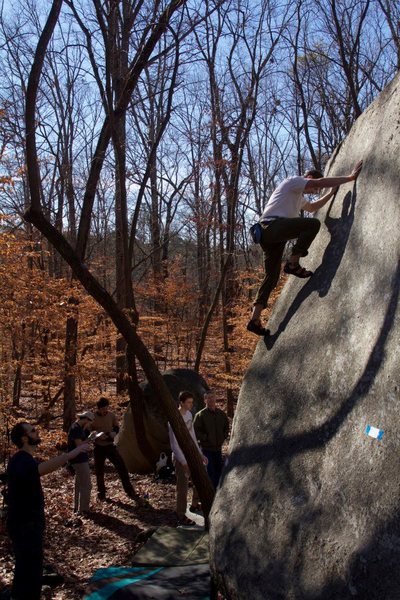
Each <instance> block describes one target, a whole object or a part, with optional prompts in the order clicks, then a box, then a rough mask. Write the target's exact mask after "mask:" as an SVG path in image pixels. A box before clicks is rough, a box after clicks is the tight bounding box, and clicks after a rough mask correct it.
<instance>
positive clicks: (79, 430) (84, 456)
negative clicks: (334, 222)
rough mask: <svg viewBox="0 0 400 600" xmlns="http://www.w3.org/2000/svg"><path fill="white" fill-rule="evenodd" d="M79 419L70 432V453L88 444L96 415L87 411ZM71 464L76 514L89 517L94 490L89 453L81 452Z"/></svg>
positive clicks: (79, 415) (80, 414)
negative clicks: (73, 475)
mask: <svg viewBox="0 0 400 600" xmlns="http://www.w3.org/2000/svg"><path fill="white" fill-rule="evenodd" d="M77 417H78V418H77V420H76V421H75V423H73V424H72V425H71V427H70V429H69V431H68V450H69V451H71V450H73V449H74V448H77V447H78V446H80V445H81V444H84V443H85V442H86V440H87V438H88V436H89V433H90V432H89V427H90V423H91V422H92V421H93V419H94V414H93V413H92V412H90V411H86V412H82V413H79V414H78V415H77ZM70 464H71V466H72V468H73V470H74V471H75V489H74V513H79V514H80V515H87V514H88V513H89V509H90V492H91V490H92V482H91V480H90V468H89V455H88V453H87V452H81V453H80V454H79V455H78V456H76V457H75V458H74V459H73V460H71V461H70Z"/></svg>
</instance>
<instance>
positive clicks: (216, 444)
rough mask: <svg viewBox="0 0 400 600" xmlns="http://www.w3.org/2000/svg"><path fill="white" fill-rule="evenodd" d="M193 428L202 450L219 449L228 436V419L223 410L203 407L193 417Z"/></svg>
mask: <svg viewBox="0 0 400 600" xmlns="http://www.w3.org/2000/svg"><path fill="white" fill-rule="evenodd" d="M194 430H195V432H196V437H197V439H198V440H199V442H200V446H201V447H202V448H203V449H204V450H212V451H216V450H221V446H222V444H223V443H224V441H225V440H226V438H227V437H228V433H229V421H228V417H227V416H226V414H225V413H224V411H223V410H220V409H219V408H216V409H215V411H212V410H210V409H209V408H207V407H206V408H203V410H201V411H200V412H198V413H197V414H196V416H195V418H194Z"/></svg>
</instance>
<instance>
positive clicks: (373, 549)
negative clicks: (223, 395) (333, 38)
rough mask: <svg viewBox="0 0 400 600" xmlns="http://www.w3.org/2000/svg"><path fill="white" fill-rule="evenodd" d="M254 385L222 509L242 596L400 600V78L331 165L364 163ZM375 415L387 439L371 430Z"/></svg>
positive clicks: (332, 214)
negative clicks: (375, 434)
mask: <svg viewBox="0 0 400 600" xmlns="http://www.w3.org/2000/svg"><path fill="white" fill-rule="evenodd" d="M361 159H363V160H364V168H363V171H362V173H361V175H360V177H359V179H358V181H357V183H356V184H355V185H354V184H353V183H352V184H347V185H344V186H342V187H341V188H340V191H339V193H338V194H337V196H336V198H335V199H334V201H333V202H332V204H331V205H327V206H326V207H324V209H323V211H321V212H320V213H319V215H318V217H319V218H320V220H321V222H322V227H321V231H320V233H319V235H318V237H317V239H316V240H315V242H314V244H313V246H312V249H311V251H310V255H309V256H308V257H307V259H303V264H304V266H305V267H307V268H310V269H313V270H314V271H315V274H314V276H313V277H312V278H311V279H310V280H307V281H304V280H303V281H302V280H298V279H295V278H291V280H290V281H289V282H288V283H287V284H286V286H285V289H284V291H283V293H282V295H281V297H280V298H279V301H278V303H277V305H276V306H275V308H274V311H273V316H272V318H271V320H270V322H269V327H270V330H271V335H270V337H269V338H267V339H265V340H261V341H260V343H259V344H258V346H257V350H256V352H255V355H254V358H253V361H252V363H251V365H250V367H249V370H248V372H247V374H246V377H245V379H244V382H243V386H242V389H241V393H240V398H239V404H238V408H237V412H236V416H235V421H234V432H233V436H232V439H231V443H230V456H229V462H228V464H227V466H226V468H225V470H224V473H223V483H222V487H221V488H220V489H219V491H218V493H217V497H216V500H215V502H214V505H213V510H212V514H211V532H210V537H211V557H212V559H211V564H212V569H213V571H214V574H215V575H216V576H217V578H218V580H219V583H220V584H221V585H222V586H223V588H224V589H225V592H226V594H227V597H228V598H240V599H243V600H258V599H259V600H269V599H271V600H272V599H274V600H275V599H282V600H284V599H285V600H286V599H296V600H297V599H305V600H316V599H318V600H329V599H335V600H346V599H350V598H361V599H363V600H364V599H365V600H367V599H368V600H375V599H379V600H396V599H398V598H400V519H399V514H400V485H399V484H400V394H399V369H400V350H399V341H400V336H399V307H398V296H399V287H400V271H399V248H400V242H399V240H400V80H399V77H397V78H396V79H395V80H394V81H393V82H392V84H391V85H390V86H389V87H388V88H387V89H386V90H385V91H384V92H383V93H382V94H381V95H380V97H379V98H378V99H377V100H376V101H375V102H374V104H373V105H371V106H370V107H369V108H368V110H367V111H366V112H365V113H364V114H363V115H362V116H361V117H360V118H359V119H358V120H357V122H356V123H355V125H354V127H353V128H352V130H351V132H350V134H349V136H348V137H347V139H346V140H345V142H344V143H343V144H342V145H341V147H340V148H339V149H338V151H337V152H336V153H335V155H334V156H333V157H332V159H331V161H330V163H329V165H328V168H327V174H329V175H343V174H348V173H349V172H350V171H351V170H352V168H353V166H354V165H355V164H356V162H357V161H358V160H361ZM368 425H372V426H373V427H376V428H378V429H380V430H383V431H384V434H383V438H382V439H381V440H377V439H374V438H372V437H369V436H368V435H366V433H365V430H366V427H367V426H368Z"/></svg>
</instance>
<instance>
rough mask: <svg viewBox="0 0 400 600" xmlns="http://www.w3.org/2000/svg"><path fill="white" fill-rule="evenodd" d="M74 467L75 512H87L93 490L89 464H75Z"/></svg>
mask: <svg viewBox="0 0 400 600" xmlns="http://www.w3.org/2000/svg"><path fill="white" fill-rule="evenodd" d="M72 467H73V469H74V471H75V490H74V512H78V511H79V512H87V511H88V510H89V507H90V492H91V490H92V482H91V480H90V467H89V463H88V462H83V463H73V464H72Z"/></svg>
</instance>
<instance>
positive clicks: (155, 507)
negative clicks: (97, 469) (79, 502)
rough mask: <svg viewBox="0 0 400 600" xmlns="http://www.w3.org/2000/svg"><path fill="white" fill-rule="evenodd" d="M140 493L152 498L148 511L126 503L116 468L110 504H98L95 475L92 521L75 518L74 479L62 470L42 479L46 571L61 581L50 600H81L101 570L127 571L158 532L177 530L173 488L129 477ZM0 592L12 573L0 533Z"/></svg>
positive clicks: (48, 591) (47, 593)
mask: <svg viewBox="0 0 400 600" xmlns="http://www.w3.org/2000/svg"><path fill="white" fill-rule="evenodd" d="M131 479H132V482H133V483H134V485H135V488H136V490H137V491H138V492H139V494H140V495H141V496H142V498H144V497H145V495H147V494H148V496H149V504H148V506H147V507H142V508H138V507H136V506H135V505H134V503H133V501H132V500H130V499H129V498H127V497H126V495H125V493H124V491H123V489H122V486H121V484H120V481H119V479H118V476H117V475H116V473H115V471H114V469H113V467H112V466H110V467H109V468H108V469H107V470H106V486H107V494H108V497H109V501H108V502H98V501H96V482H95V476H94V473H93V472H92V485H93V488H92V504H91V508H92V510H91V514H90V517H85V518H83V517H79V518H77V517H75V518H74V517H73V514H72V495H73V488H74V478H73V476H71V475H69V474H68V473H67V471H66V470H65V469H61V470H59V471H56V472H54V473H51V474H50V475H47V476H46V477H43V478H42V486H43V491H44V495H45V503H46V537H45V565H46V566H50V567H51V570H52V571H53V572H55V573H57V574H58V575H60V576H61V577H62V578H63V582H62V583H60V584H58V585H54V586H53V585H52V586H51V587H49V586H47V585H44V588H43V598H44V599H46V600H50V599H51V600H77V599H78V598H79V599H80V598H83V596H84V593H85V588H86V586H87V584H88V582H89V580H90V578H91V576H92V575H93V573H94V572H95V570H96V569H98V568H100V567H107V566H129V565H131V564H132V557H133V555H134V554H135V553H136V552H137V551H138V550H139V549H140V548H141V547H142V546H143V545H144V543H145V542H146V541H147V539H148V538H149V537H150V535H151V534H152V533H153V532H154V531H155V529H156V528H157V527H160V526H171V527H175V526H176V517H175V512H174V510H175V484H174V483H171V482H170V483H157V482H155V481H154V477H153V476H141V475H131ZM0 556H1V557H2V558H1V561H0V584H1V585H0V591H1V589H2V588H4V586H5V585H7V586H8V585H9V584H10V583H11V580H12V573H13V566H14V562H13V557H12V553H11V546H10V542H9V540H8V537H7V535H6V533H5V531H1V532H0Z"/></svg>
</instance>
